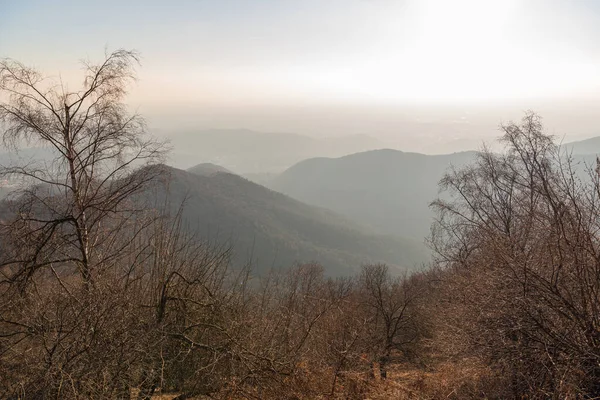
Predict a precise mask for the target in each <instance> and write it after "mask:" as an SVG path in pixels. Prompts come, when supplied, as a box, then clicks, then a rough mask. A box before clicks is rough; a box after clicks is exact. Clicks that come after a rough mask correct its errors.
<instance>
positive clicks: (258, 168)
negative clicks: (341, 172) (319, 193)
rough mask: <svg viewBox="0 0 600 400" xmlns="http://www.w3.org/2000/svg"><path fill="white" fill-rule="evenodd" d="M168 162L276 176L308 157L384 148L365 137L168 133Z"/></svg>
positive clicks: (234, 131)
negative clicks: (275, 174) (213, 165)
mask: <svg viewBox="0 0 600 400" xmlns="http://www.w3.org/2000/svg"><path fill="white" fill-rule="evenodd" d="M162 135H163V136H165V137H167V138H168V139H169V140H170V142H171V144H172V146H173V153H172V156H171V159H170V161H169V163H170V164H171V165H173V166H175V167H177V168H189V167H190V166H192V165H195V164H197V163H198V162H204V163H214V164H218V165H222V166H223V167H225V168H227V169H229V170H231V171H233V172H235V173H238V174H243V175H245V174H254V173H265V172H277V173H280V172H282V171H284V170H285V169H286V168H288V167H290V166H292V165H294V164H295V163H297V162H299V161H302V160H305V159H307V158H311V157H320V156H326V157H339V156H342V155H345V154H350V153H356V152H358V151H364V150H371V149H377V148H381V147H384V146H383V144H382V143H381V142H380V141H379V140H377V139H375V138H373V137H370V136H367V135H351V136H341V137H330V138H313V137H309V136H303V135H297V134H292V133H266V132H256V131H251V130H247V129H215V130H198V131H187V132H178V133H172V134H169V133H167V132H162Z"/></svg>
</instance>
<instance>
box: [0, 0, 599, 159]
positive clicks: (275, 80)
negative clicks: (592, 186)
mask: <svg viewBox="0 0 600 400" xmlns="http://www.w3.org/2000/svg"><path fill="white" fill-rule="evenodd" d="M105 47H108V48H109V49H115V48H119V47H124V48H135V49H137V50H139V51H140V52H141V53H142V56H143V67H142V68H141V69H140V73H139V76H140V82H139V84H138V85H137V87H136V88H135V89H134V91H133V93H132V97H131V99H130V100H131V102H132V104H134V105H136V106H138V107H140V109H141V110H142V112H144V113H145V114H147V115H148V117H149V120H150V121H151V122H152V123H154V124H155V125H156V126H159V127H163V128H164V127H167V126H170V127H178V126H187V127H191V126H194V127H196V126H197V127H200V128H208V127H247V128H254V129H262V130H271V131H288V132H298V133H309V134H333V135H338V134H344V133H367V134H374V135H379V136H383V137H388V138H392V139H404V138H406V139H407V146H409V147H410V146H413V147H415V146H417V147H418V145H417V144H416V142H414V143H413V142H412V141H411V140H413V139H414V140H417V141H418V138H419V137H427V138H429V137H435V138H436V140H441V141H452V140H459V141H460V140H468V139H469V138H473V137H479V136H482V137H483V136H486V135H489V132H490V129H492V130H493V127H495V126H497V124H498V123H499V122H501V121H505V120H507V119H509V118H515V117H518V116H519V113H520V112H521V111H522V110H523V109H528V108H532V109H534V110H537V111H539V112H541V113H542V114H543V115H544V116H545V118H546V121H547V122H548V124H549V125H550V128H551V129H555V130H556V131H557V133H559V134H564V133H566V134H568V135H571V136H572V137H574V138H575V137H584V136H591V135H597V134H600V129H599V128H598V124H597V123H596V121H597V118H596V113H597V111H598V110H599V109H598V106H599V105H600V101H599V100H600V1H594V0H585V1H575V0H571V1H569V0H564V1H553V0H522V1H519V0H499V1H486V0H404V1H403V0H253V1H251V0H245V1H244V0H237V1H234V0H196V1H191V0H190V1H152V0H146V1H132V0H131V1H123V0H121V1H113V0H104V1H81V0H80V1H64V0H57V1H42V0H39V1H25V0H13V1H8V0H0V56H9V57H12V58H15V59H18V60H21V61H24V62H26V63H28V64H32V65H35V66H37V67H39V68H40V69H43V70H45V71H48V72H49V73H52V74H57V73H58V72H59V71H60V72H61V74H62V76H63V77H66V78H65V79H67V80H69V79H71V78H72V77H74V76H77V74H78V72H79V71H78V65H77V60H79V59H81V58H84V57H89V58H91V59H92V60H94V59H99V58H100V57H101V55H102V52H103V49H104V48H105ZM449 127H450V128H449ZM415 138H416V139H415ZM409 139H410V140H409Z"/></svg>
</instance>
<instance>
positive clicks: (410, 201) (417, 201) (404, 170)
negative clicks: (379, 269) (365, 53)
mask: <svg viewBox="0 0 600 400" xmlns="http://www.w3.org/2000/svg"><path fill="white" fill-rule="evenodd" d="M563 148H564V150H565V151H568V152H571V154H572V155H573V157H574V161H575V163H576V164H578V165H579V167H578V169H577V172H578V174H579V176H580V177H582V178H585V176H586V172H585V168H586V166H593V165H594V163H595V154H600V137H596V138H592V139H588V140H584V141H581V142H572V143H567V144H564V145H563ZM476 154H477V153H476V152H473V151H469V152H460V153H453V154H445V155H425V154H418V153H405V152H402V151H398V150H390V149H386V150H374V151H367V152H362V153H356V154H351V155H348V156H344V157H339V158H312V159H308V160H305V161H302V162H300V163H298V164H296V165H294V166H292V167H290V168H289V169H287V170H286V171H285V172H283V173H282V174H280V175H278V176H276V177H274V178H272V179H271V180H269V181H267V182H266V185H267V186H268V187H270V188H271V189H273V190H276V191H279V192H281V193H285V194H287V195H289V196H291V197H293V198H295V199H298V200H300V201H303V202H306V203H308V204H314V205H317V206H320V207H325V208H328V209H330V210H333V211H335V212H338V213H340V214H342V215H345V216H346V217H348V218H351V219H353V220H355V221H358V222H359V223H361V224H364V225H366V226H369V227H371V228H373V229H375V230H377V231H379V232H381V233H385V234H394V235H400V236H403V237H408V238H412V239H415V240H422V238H423V237H425V236H427V235H428V234H429V229H430V226H431V223H432V222H433V217H434V215H433V213H432V211H431V210H430V209H429V203H430V202H431V201H433V200H434V199H435V198H436V197H437V196H438V182H439V181H440V179H441V178H442V176H443V175H444V173H445V172H446V171H447V170H448V168H450V167H451V166H454V167H456V168H460V167H462V166H464V165H466V164H468V163H470V162H471V161H473V160H474V159H475V156H476Z"/></svg>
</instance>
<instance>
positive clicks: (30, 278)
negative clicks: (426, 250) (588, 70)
mask: <svg viewBox="0 0 600 400" xmlns="http://www.w3.org/2000/svg"><path fill="white" fill-rule="evenodd" d="M135 61H136V55H135V54H134V53H131V52H127V51H117V52H115V53H112V54H109V55H107V57H106V60H105V61H104V62H103V63H102V64H100V65H98V66H95V65H92V64H90V65H87V70H86V71H87V78H86V80H85V83H84V88H83V89H82V91H80V92H72V93H70V92H67V91H66V90H65V89H64V88H62V87H60V86H55V85H53V84H48V83H47V82H46V81H45V80H44V79H43V77H41V76H40V75H39V74H37V73H36V72H35V71H33V70H30V69H28V68H26V67H24V66H23V65H21V64H19V63H16V62H14V61H10V60H7V61H4V62H3V63H2V64H0V89H1V90H2V91H3V92H4V93H5V94H7V95H8V100H7V102H5V103H2V104H0V119H1V120H2V121H3V123H4V124H5V127H6V128H5V130H4V131H3V132H4V139H5V142H6V143H7V144H11V143H12V144H13V145H18V144H20V143H22V142H23V141H29V142H32V143H36V144H42V145H45V146H47V147H50V148H52V149H53V150H54V151H55V154H56V159H55V161H54V163H53V164H52V165H45V166H43V167H40V166H35V165H27V166H23V167H11V168H7V169H5V170H4V171H3V172H4V173H5V174H8V175H11V176H13V177H14V176H15V175H17V176H21V177H23V178H24V183H25V185H24V186H23V190H22V191H20V192H18V193H16V194H15V195H14V196H13V197H12V198H11V199H10V200H9V201H8V202H6V203H5V204H4V208H5V210H4V211H3V215H4V218H3V222H2V232H1V245H2V253H1V260H0V261H1V264H0V272H1V276H0V397H2V398H14V399H17V398H22V399H42V398H69V399H104V398H106V399H109V398H110V399H112V398H137V399H151V398H154V399H159V398H161V399H167V398H169V399H187V398H220V399H267V398H273V399H318V398H323V399H324V398H346V399H366V398H369V399H387V398H398V399H404V398H405V399H439V398H450V399H464V398H532V399H533V398H573V399H575V398H595V397H598V396H600V384H599V383H598V382H600V325H599V323H600V321H599V319H600V310H599V301H598V300H599V299H598V296H599V290H600V248H599V241H598V232H599V229H600V226H599V223H600V215H598V213H599V212H600V202H599V198H600V175H599V174H598V171H597V170H595V169H593V168H592V169H590V171H588V172H589V174H588V176H587V177H586V178H585V179H582V180H580V179H579V178H578V176H579V175H577V174H576V172H575V171H574V166H573V165H572V163H571V162H570V161H569V159H568V158H564V157H562V156H561V155H560V149H559V148H558V147H557V146H556V145H555V144H554V143H553V142H552V138H550V137H549V136H547V135H545V134H544V133H543V129H542V125H541V123H540V120H539V118H538V117H537V116H536V115H534V114H527V115H526V116H525V118H524V120H523V122H522V123H521V124H509V125H507V126H504V127H503V131H504V136H503V140H504V141H505V142H506V144H507V149H506V152H505V153H503V154H493V153H491V152H488V151H483V152H482V153H481V154H480V156H479V158H478V161H477V162H476V163H475V164H474V165H472V166H470V167H468V168H466V169H462V170H457V171H450V172H449V173H448V174H447V175H446V176H445V177H444V179H443V180H442V182H441V186H442V189H444V190H445V191H446V193H447V195H445V197H444V198H443V199H440V200H438V201H435V202H434V203H433V207H435V208H436V209H437V210H438V215H439V218H438V220H437V222H436V223H435V225H434V227H433V229H432V236H431V246H432V248H433V249H434V250H435V252H436V255H437V260H436V263H435V265H433V266H432V267H431V268H430V269H429V270H428V271H424V272H420V273H415V274H412V275H410V276H402V277H393V276H390V274H389V272H388V270H387V267H386V266H385V265H367V266H364V267H363V268H362V271H361V273H360V274H359V275H358V276H355V277H348V278H344V279H331V278H328V277H326V276H325V275H324V273H323V269H322V268H321V267H320V266H319V265H316V264H309V265H297V266H295V267H293V268H291V269H290V270H288V271H287V272H284V273H272V274H269V275H267V276H263V277H261V278H260V279H258V278H251V274H250V273H249V269H246V270H241V271H239V270H237V271H232V270H230V269H229V266H228V261H229V252H228V249H223V248H216V247H212V246H208V245H207V244H205V243H202V242H198V241H197V240H196V239H195V238H194V237H190V236H188V235H187V234H185V233H184V231H183V230H182V229H181V226H180V225H181V217H180V214H179V215H171V216H169V215H165V214H164V213H161V212H159V211H156V210H160V209H161V207H152V209H153V210H154V211H148V207H146V206H147V205H145V204H142V205H140V204H139V201H140V196H137V195H138V194H139V193H141V192H142V191H144V190H147V188H148V186H149V185H151V184H162V182H164V181H165V180H167V181H168V177H165V176H163V175H162V174H161V171H162V170H161V168H160V167H159V166H158V165H159V164H158V162H159V161H160V156H161V154H162V147H161V145H160V144H158V143H156V142H154V141H152V140H151V139H144V137H145V136H144V130H143V124H142V123H141V121H140V120H139V118H138V117H136V116H130V115H128V113H127V111H126V108H125V106H123V105H122V104H121V100H122V98H123V96H124V95H125V93H126V90H125V88H126V84H127V81H128V80H129V79H130V78H132V76H133V75H132V74H133V72H132V66H133V64H134V63H135ZM164 178H166V179H164Z"/></svg>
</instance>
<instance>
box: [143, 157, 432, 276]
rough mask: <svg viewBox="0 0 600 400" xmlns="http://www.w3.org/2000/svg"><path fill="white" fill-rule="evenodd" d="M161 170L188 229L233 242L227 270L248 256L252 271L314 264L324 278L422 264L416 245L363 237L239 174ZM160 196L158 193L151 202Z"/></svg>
mask: <svg viewBox="0 0 600 400" xmlns="http://www.w3.org/2000/svg"><path fill="white" fill-rule="evenodd" d="M167 168H168V172H169V176H170V179H169V184H168V195H169V202H170V204H171V205H172V207H173V209H174V210H175V209H176V208H178V206H179V205H180V204H181V202H183V201H185V203H184V204H185V207H184V211H183V219H184V221H185V225H186V227H187V229H190V230H192V231H193V232H196V233H197V234H198V235H199V236H200V237H201V238H204V239H206V240H208V241H211V242H213V243H222V242H224V241H226V242H229V243H231V244H233V249H234V264H237V265H240V264H243V263H245V262H247V261H248V260H249V259H250V258H252V259H253V260H254V261H255V264H256V265H257V268H258V270H265V269H268V268H270V267H271V266H275V267H289V266H291V265H293V264H294V263H295V262H310V261H318V262H320V263H321V264H322V265H323V266H324V267H325V269H326V271H327V272H328V273H329V274H331V275H341V274H344V275H345V274H349V273H352V272H355V271H356V270H357V269H358V268H359V267H360V265H361V264H363V263H367V262H385V263H388V264H389V265H391V266H393V267H395V268H396V270H397V271H405V270H408V269H412V268H415V267H417V266H418V265H419V264H420V263H422V262H425V261H426V260H427V259H428V251H427V249H426V248H425V246H424V245H423V244H422V243H420V242H416V241H412V240H403V239H398V238H394V237H391V236H384V235H377V234H373V233H370V232H367V230H366V229H365V228H363V227H361V226H359V225H358V224H355V223H353V222H350V221H348V220H347V219H345V218H343V217H341V216H339V215H337V214H335V213H333V212H331V211H328V210H325V209H322V208H318V207H314V206H309V205H306V204H303V203H301V202H299V201H297V200H294V199H291V198H290V197H288V196H285V195H283V194H281V193H277V192H274V191H272V190H269V189H267V188H265V187H263V186H260V185H257V184H255V183H253V182H250V181H248V180H246V179H244V178H242V177H240V176H237V175H233V174H228V173H216V174H212V175H206V174H200V175H198V174H194V173H191V172H188V171H183V170H179V169H175V168H170V167H167ZM164 195H166V193H163V194H162V195H161V194H158V198H159V200H158V201H161V200H160V198H161V197H162V196H164ZM152 196H157V194H156V193H155V194H153V195H152Z"/></svg>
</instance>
